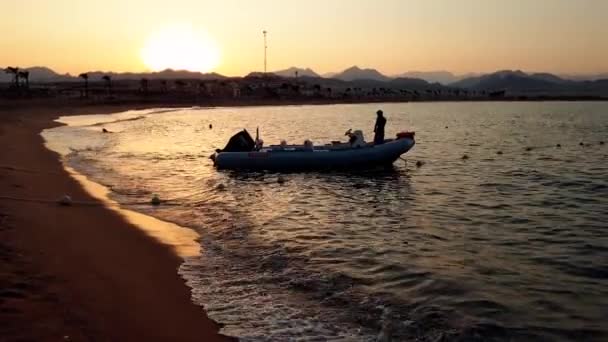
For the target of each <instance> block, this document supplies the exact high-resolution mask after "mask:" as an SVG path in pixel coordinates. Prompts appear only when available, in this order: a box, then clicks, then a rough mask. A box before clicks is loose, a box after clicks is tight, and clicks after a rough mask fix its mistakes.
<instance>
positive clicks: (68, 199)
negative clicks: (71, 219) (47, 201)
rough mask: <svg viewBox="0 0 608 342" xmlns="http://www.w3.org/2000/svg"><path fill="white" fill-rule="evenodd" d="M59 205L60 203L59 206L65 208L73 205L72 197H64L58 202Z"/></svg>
mask: <svg viewBox="0 0 608 342" xmlns="http://www.w3.org/2000/svg"><path fill="white" fill-rule="evenodd" d="M57 203H59V205H64V206H69V205H72V197H70V196H69V195H63V197H61V198H60V199H58V200H57Z"/></svg>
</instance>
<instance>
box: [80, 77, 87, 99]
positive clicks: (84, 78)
mask: <svg viewBox="0 0 608 342" xmlns="http://www.w3.org/2000/svg"><path fill="white" fill-rule="evenodd" d="M78 77H80V78H82V79H83V80H84V97H85V98H88V97H89V74H87V73H82V74H80V75H78Z"/></svg>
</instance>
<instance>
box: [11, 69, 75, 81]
mask: <svg viewBox="0 0 608 342" xmlns="http://www.w3.org/2000/svg"><path fill="white" fill-rule="evenodd" d="M20 70H22V71H29V73H30V82H43V83H46V82H66V81H70V80H72V79H73V78H74V77H72V76H70V75H69V74H65V75H61V74H59V73H56V72H55V71H53V70H51V69H49V68H47V67H38V66H37V67H31V68H25V69H20ZM12 79H13V76H12V75H9V74H7V73H5V72H4V70H0V82H3V83H4V82H11V81H12Z"/></svg>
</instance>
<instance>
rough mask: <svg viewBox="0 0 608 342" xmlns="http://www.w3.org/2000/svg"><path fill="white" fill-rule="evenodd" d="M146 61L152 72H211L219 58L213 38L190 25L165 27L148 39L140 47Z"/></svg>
mask: <svg viewBox="0 0 608 342" xmlns="http://www.w3.org/2000/svg"><path fill="white" fill-rule="evenodd" d="M141 57H142V60H143V62H144V64H145V65H146V66H147V67H148V68H149V69H150V70H152V71H161V70H165V69H174V70H189V71H200V72H209V71H212V70H213V69H215V68H216V67H217V66H218V64H219V61H220V53H219V50H218V48H217V46H216V45H215V43H214V42H213V40H212V39H211V38H210V37H209V36H208V35H206V34H204V32H202V31H195V30H194V29H193V28H191V27H188V26H174V27H167V28H164V29H162V30H160V31H158V32H156V33H154V34H152V35H150V37H149V38H148V39H147V41H146V44H145V46H144V47H143V49H142V50H141Z"/></svg>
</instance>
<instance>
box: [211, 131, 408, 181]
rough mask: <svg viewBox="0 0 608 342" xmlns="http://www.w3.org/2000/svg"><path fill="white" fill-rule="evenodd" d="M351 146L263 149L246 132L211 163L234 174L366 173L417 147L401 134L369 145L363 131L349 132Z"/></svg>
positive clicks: (273, 146)
mask: <svg viewBox="0 0 608 342" xmlns="http://www.w3.org/2000/svg"><path fill="white" fill-rule="evenodd" d="M347 135H349V136H350V137H351V139H350V141H349V142H346V143H342V142H338V141H334V142H332V143H331V144H326V145H320V146H313V144H312V143H311V142H310V141H308V140H307V141H305V142H304V144H303V145H287V144H285V142H282V143H281V144H280V145H271V146H268V147H261V144H260V142H261V141H260V140H259V139H258V138H256V140H253V138H252V137H251V135H249V133H248V132H247V131H246V130H243V131H241V132H239V133H237V134H236V135H234V136H233V137H232V138H231V139H230V141H229V142H228V144H227V145H226V147H225V148H224V149H222V150H217V151H216V153H215V154H214V155H212V156H211V159H212V160H213V161H214V164H215V166H216V167H217V168H218V169H231V170H296V171H298V170H322V169H326V170H331V169H364V168H373V167H378V166H388V165H391V164H392V163H393V162H395V161H396V160H397V159H398V158H399V157H400V156H401V155H402V154H404V153H406V152H407V151H409V150H410V149H411V148H412V147H414V145H415V143H416V142H415V140H414V135H415V134H414V132H402V133H399V134H397V137H396V138H395V139H387V140H385V141H384V143H382V144H373V143H366V142H364V141H363V137H362V134H361V133H360V131H356V132H355V133H351V132H350V131H349V132H347Z"/></svg>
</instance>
